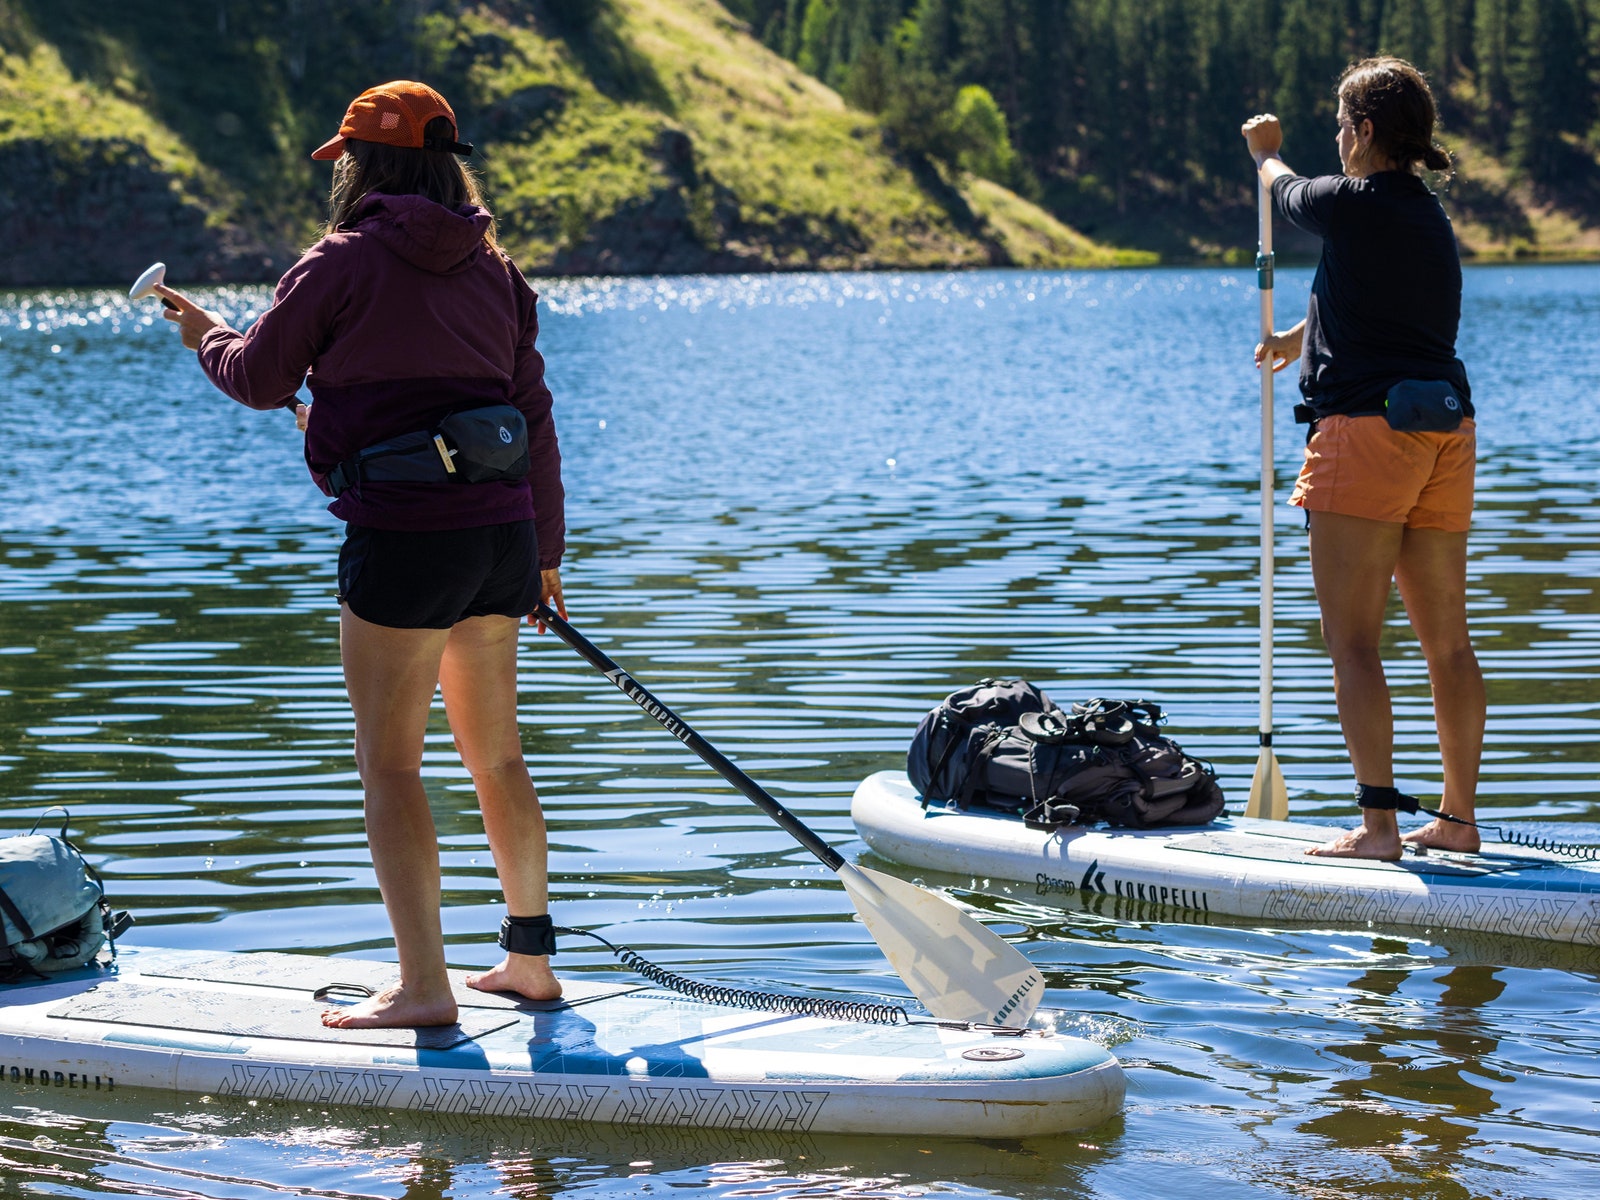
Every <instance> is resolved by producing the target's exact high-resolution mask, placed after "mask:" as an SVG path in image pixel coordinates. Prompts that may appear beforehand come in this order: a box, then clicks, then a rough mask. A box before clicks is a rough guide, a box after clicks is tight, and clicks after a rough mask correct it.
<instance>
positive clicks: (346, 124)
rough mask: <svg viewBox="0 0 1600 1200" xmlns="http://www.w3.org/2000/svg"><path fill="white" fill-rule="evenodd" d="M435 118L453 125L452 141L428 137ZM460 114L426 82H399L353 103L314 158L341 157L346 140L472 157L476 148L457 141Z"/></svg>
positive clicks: (371, 90)
mask: <svg viewBox="0 0 1600 1200" xmlns="http://www.w3.org/2000/svg"><path fill="white" fill-rule="evenodd" d="M435 117H444V118H445V119H446V120H448V121H449V122H450V137H449V138H448V139H441V138H428V137H424V136H423V130H424V129H426V128H427V126H428V122H429V121H431V120H433V119H434V118H435ZM456 132H457V126H456V114H455V112H454V110H453V109H451V107H450V105H449V104H448V103H447V102H446V101H445V98H444V97H443V96H441V95H439V93H438V92H436V91H434V90H433V89H432V88H431V87H429V86H428V85H427V84H425V83H417V82H415V81H414V80H410V79H396V80H393V81H392V82H390V83H380V84H379V85H378V86H377V87H373V88H368V89H367V90H366V91H364V92H362V93H361V95H359V96H357V97H356V98H355V99H354V100H352V101H350V107H349V108H347V109H346V110H345V113H344V121H343V122H342V123H341V124H340V126H339V132H338V134H337V135H335V136H334V137H331V138H329V139H328V140H327V141H325V142H323V143H322V145H320V146H318V147H317V148H316V149H315V150H314V151H312V153H311V157H312V158H317V159H323V160H326V159H330V158H338V157H339V155H341V154H343V153H344V140H345V138H355V139H356V140H357V141H359V142H379V143H381V144H383V145H385V146H403V147H406V148H408V149H411V150H448V151H449V152H450V153H452V154H471V153H472V147H471V146H470V145H467V144H465V143H462V142H458V141H456V140H455V136H456Z"/></svg>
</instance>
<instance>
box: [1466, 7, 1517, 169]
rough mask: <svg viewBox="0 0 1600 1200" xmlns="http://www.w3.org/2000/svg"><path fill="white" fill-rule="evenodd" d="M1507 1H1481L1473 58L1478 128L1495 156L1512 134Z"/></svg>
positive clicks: (1474, 30) (1474, 24) (1475, 14)
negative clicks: (1475, 69)
mask: <svg viewBox="0 0 1600 1200" xmlns="http://www.w3.org/2000/svg"><path fill="white" fill-rule="evenodd" d="M1508 7H1509V6H1508V3H1507V0H1477V4H1476V6H1475V7H1474V9H1473V22H1472V57H1473V61H1474V65H1475V66H1476V68H1477V71H1476V84H1477V87H1476V92H1477V112H1476V116H1477V122H1478V129H1479V131H1480V132H1481V133H1482V134H1483V136H1484V137H1485V138H1487V139H1488V142H1489V148H1490V149H1491V150H1493V151H1494V152H1495V153H1497V154H1500V153H1504V152H1505V148H1506V140H1507V137H1508V135H1509V134H1510V132H1511V84H1510V70H1511V22H1510V14H1509V12H1508V11H1507V9H1508Z"/></svg>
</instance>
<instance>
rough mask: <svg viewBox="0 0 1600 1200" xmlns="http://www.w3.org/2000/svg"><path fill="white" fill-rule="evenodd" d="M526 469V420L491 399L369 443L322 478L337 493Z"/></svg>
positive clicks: (512, 475) (470, 479) (518, 475)
mask: <svg viewBox="0 0 1600 1200" xmlns="http://www.w3.org/2000/svg"><path fill="white" fill-rule="evenodd" d="M527 474H528V423H527V421H526V420H524V419H523V416H522V413H521V411H520V410H518V409H516V408H514V407H513V406H511V405H509V404H489V405H485V406H484V407H482V408H468V409H463V410H462V411H461V412H453V413H451V414H450V415H449V416H447V417H445V418H444V419H443V420H442V421H440V422H439V423H438V424H437V425H435V426H434V427H433V428H432V429H421V430H418V431H417V432H415V433H404V434H401V435H400V436H399V437H397V438H392V439H390V440H389V441H387V442H380V443H378V444H377V445H376V446H368V447H367V448H366V449H365V450H362V451H360V452H359V453H357V454H355V455H353V456H352V457H350V458H347V459H345V460H344V461H343V462H342V463H340V464H339V465H338V466H336V467H335V468H334V469H333V470H332V471H330V472H329V473H328V476H327V479H326V483H327V487H328V494H329V495H332V496H338V495H340V494H341V493H343V492H345V491H347V490H348V489H350V488H352V487H354V486H355V485H356V484H358V483H364V482H373V483H496V482H500V481H509V482H514V481H516V480H518V479H522V478H524V477H525V476H526V475H527Z"/></svg>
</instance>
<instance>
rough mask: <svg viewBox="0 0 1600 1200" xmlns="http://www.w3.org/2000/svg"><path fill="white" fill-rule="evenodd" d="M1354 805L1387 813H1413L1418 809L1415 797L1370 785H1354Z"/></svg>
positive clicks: (1396, 790) (1398, 790) (1397, 789)
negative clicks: (1399, 811)
mask: <svg viewBox="0 0 1600 1200" xmlns="http://www.w3.org/2000/svg"><path fill="white" fill-rule="evenodd" d="M1356 805H1357V807H1359V808H1377V809H1383V810H1385V811H1387V812H1393V811H1394V810H1395V809H1400V810H1401V811H1402V812H1408V813H1414V812H1416V811H1417V809H1418V808H1419V807H1420V805H1419V804H1418V803H1417V798H1416V797H1415V796H1408V795H1406V794H1405V793H1404V792H1402V791H1401V790H1400V789H1399V788H1392V787H1373V786H1372V784H1370V783H1358V784H1356Z"/></svg>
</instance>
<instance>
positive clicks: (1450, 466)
mask: <svg viewBox="0 0 1600 1200" xmlns="http://www.w3.org/2000/svg"><path fill="white" fill-rule="evenodd" d="M1477 460H1478V436H1477V432H1476V426H1475V425H1474V424H1473V422H1472V421H1471V420H1465V421H1462V422H1461V425H1460V427H1459V428H1457V429H1454V430H1452V431H1451V432H1449V433H1431V432H1422V433H1399V432H1397V431H1396V430H1393V429H1390V428H1389V422H1388V421H1387V420H1386V419H1384V418H1383V417H1381V416H1369V417H1343V416H1335V417H1323V418H1322V419H1321V420H1319V421H1318V422H1317V431H1316V433H1314V434H1312V435H1311V441H1309V442H1308V443H1306V461H1305V465H1304V466H1303V467H1301V468H1300V478H1299V479H1297V480H1296V481H1295V485H1294V495H1292V496H1290V497H1289V503H1290V504H1294V505H1298V506H1299V507H1301V508H1305V509H1310V510H1311V511H1313V512H1332V513H1340V514H1342V515H1344V516H1347V517H1365V518H1367V520H1369V521H1391V522H1393V523H1395V524H1399V525H1405V526H1406V527H1407V528H1410V529H1443V530H1446V531H1447V532H1450V533H1465V532H1466V531H1467V528H1468V526H1470V525H1471V524H1472V481H1473V474H1474V471H1475V468H1476V466H1477Z"/></svg>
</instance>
